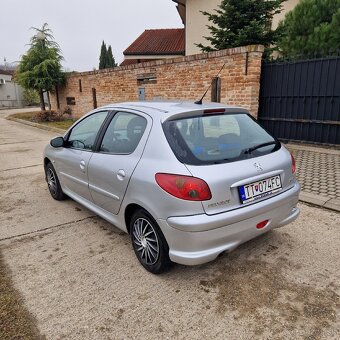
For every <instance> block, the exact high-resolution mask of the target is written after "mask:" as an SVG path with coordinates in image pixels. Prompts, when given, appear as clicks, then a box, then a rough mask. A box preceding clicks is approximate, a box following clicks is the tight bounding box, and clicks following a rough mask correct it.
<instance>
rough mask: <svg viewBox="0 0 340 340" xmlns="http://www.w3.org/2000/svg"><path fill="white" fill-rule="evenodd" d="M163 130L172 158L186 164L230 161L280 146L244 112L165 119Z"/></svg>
mask: <svg viewBox="0 0 340 340" xmlns="http://www.w3.org/2000/svg"><path fill="white" fill-rule="evenodd" d="M163 129H164V132H165V135H166V137H167V140H168V142H169V144H170V146H171V148H172V150H173V152H174V154H175V155H176V157H177V158H178V159H179V161H180V162H182V163H185V164H190V165H204V164H219V163H225V162H233V161H236V160H240V159H248V158H253V157H258V156H262V155H265V154H268V153H270V152H274V151H276V150H278V149H279V148H280V142H279V141H277V140H276V139H275V138H273V137H272V136H271V135H270V134H269V133H268V132H266V131H265V130H264V129H263V128H262V127H261V126H260V125H259V124H258V123H257V122H256V121H255V120H254V119H253V118H252V117H251V116H250V115H248V114H246V113H226V114H223V115H206V116H199V117H190V118H184V119H177V120H169V121H166V122H165V123H164V124H163Z"/></svg>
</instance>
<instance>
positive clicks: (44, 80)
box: [15, 23, 65, 111]
mask: <svg viewBox="0 0 340 340" xmlns="http://www.w3.org/2000/svg"><path fill="white" fill-rule="evenodd" d="M32 28H33V29H34V30H35V32H36V34H34V36H33V37H32V38H31V43H30V48H29V50H28V51H27V53H26V54H24V55H23V56H22V57H21V60H20V63H19V66H18V69H17V71H16V73H15V80H16V82H17V83H18V84H20V85H21V86H22V87H24V88H25V89H30V90H35V91H37V92H38V94H39V99H40V108H41V111H45V102H44V92H47V99H48V107H49V110H50V111H51V103H50V97H49V91H51V90H54V89H55V87H56V86H57V85H58V84H62V83H63V82H64V80H65V74H64V72H63V71H62V66H61V61H62V60H63V56H62V54H61V51H60V47H59V45H58V44H57V43H56V42H55V41H54V38H53V35H52V31H51V29H49V28H48V24H47V23H45V24H44V25H43V26H42V28H36V27H32Z"/></svg>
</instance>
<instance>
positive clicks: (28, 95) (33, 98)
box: [23, 89, 39, 105]
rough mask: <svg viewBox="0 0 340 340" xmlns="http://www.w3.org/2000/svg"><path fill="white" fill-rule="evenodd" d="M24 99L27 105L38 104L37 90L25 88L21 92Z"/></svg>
mask: <svg viewBox="0 0 340 340" xmlns="http://www.w3.org/2000/svg"><path fill="white" fill-rule="evenodd" d="M23 96H24V100H25V102H26V103H27V105H39V95H38V92H37V91H35V90H32V89H25V90H24V92H23Z"/></svg>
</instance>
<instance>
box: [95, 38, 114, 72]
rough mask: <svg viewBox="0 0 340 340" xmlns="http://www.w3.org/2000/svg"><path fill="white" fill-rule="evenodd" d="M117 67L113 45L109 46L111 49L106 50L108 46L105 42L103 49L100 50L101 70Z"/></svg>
mask: <svg viewBox="0 0 340 340" xmlns="http://www.w3.org/2000/svg"><path fill="white" fill-rule="evenodd" d="M116 66H117V64H116V62H115V58H114V57H113V54H112V48H111V45H109V47H108V48H106V44H105V42H104V40H103V42H102V47H101V49H100V56H99V69H100V70H102V69H104V68H111V67H116Z"/></svg>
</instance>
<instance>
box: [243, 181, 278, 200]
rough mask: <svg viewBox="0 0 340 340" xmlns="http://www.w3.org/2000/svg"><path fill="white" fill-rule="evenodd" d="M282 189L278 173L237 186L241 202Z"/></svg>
mask: <svg viewBox="0 0 340 340" xmlns="http://www.w3.org/2000/svg"><path fill="white" fill-rule="evenodd" d="M281 189H282V184H281V178H280V176H279V175H277V176H273V177H269V178H265V179H261V181H257V182H253V183H250V184H246V185H242V186H240V187H238V190H239V193H240V198H241V202H242V203H247V202H250V201H255V200H257V199H260V198H262V197H265V196H268V195H271V194H273V193H275V192H278V191H280V190H281Z"/></svg>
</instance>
